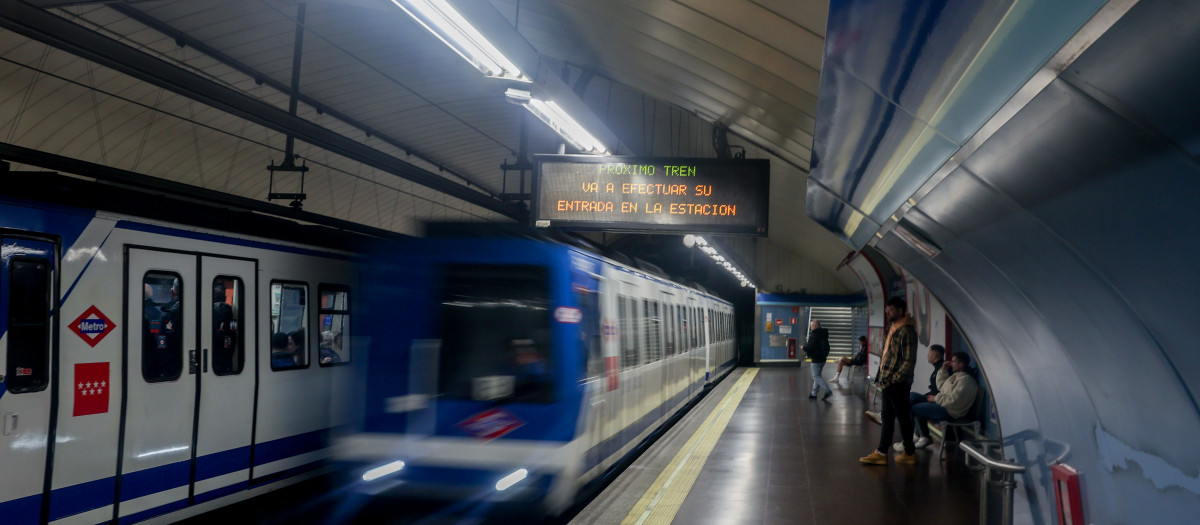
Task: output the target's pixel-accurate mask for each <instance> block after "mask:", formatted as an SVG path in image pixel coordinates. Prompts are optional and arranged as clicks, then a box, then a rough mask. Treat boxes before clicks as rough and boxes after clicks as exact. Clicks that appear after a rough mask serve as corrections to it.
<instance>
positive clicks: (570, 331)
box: [337, 238, 735, 514]
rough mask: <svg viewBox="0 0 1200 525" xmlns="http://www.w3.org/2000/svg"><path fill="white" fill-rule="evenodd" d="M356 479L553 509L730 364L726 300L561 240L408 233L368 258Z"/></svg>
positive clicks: (347, 448) (342, 445)
mask: <svg viewBox="0 0 1200 525" xmlns="http://www.w3.org/2000/svg"><path fill="white" fill-rule="evenodd" d="M375 262H376V263H377V264H373V265H371V266H370V268H369V269H367V270H366V275H367V276H366V277H365V278H364V280H365V281H367V282H370V283H371V285H370V286H371V287H372V288H373V290H372V293H371V294H370V297H371V299H370V300H383V301H384V302H382V303H370V304H367V305H366V306H365V307H364V308H363V310H364V312H365V315H364V317H366V318H367V322H369V323H371V324H378V325H380V326H388V327H391V329H390V331H389V332H390V333H388V334H387V335H386V336H385V337H386V341H380V340H378V337H379V336H377V339H376V340H374V341H372V344H371V346H370V354H369V355H367V356H361V358H362V359H363V360H364V361H365V362H366V363H367V366H366V367H364V368H361V369H359V370H358V371H357V372H358V373H360V374H362V376H361V382H362V388H363V390H362V392H363V395H362V396H361V397H360V399H359V401H360V403H359V407H358V409H356V411H355V412H356V415H357V416H358V420H357V422H356V429H357V432H356V433H353V434H352V435H350V436H348V437H346V438H344V439H339V440H338V446H337V451H338V453H337V456H338V457H339V459H340V460H342V461H345V462H348V463H349V464H351V465H354V468H355V469H356V470H355V473H356V474H358V475H360V479H361V480H363V481H361V483H365V484H368V485H370V484H378V485H386V486H390V487H394V488H395V490H398V491H401V492H402V493H413V494H423V495H431V496H435V497H442V498H453V499H455V500H467V501H470V502H495V501H513V500H517V501H530V500H532V501H537V502H539V503H540V504H541V505H542V507H543V510H544V511H545V512H547V513H549V514H557V513H560V512H562V511H563V510H565V509H566V508H567V507H569V506H570V505H571V504H572V502H573V501H574V500H575V497H576V496H577V494H578V493H579V491H580V489H581V487H584V486H585V484H587V483H588V482H589V481H591V480H593V479H595V478H596V477H597V476H599V475H600V474H602V473H603V472H605V471H606V470H607V469H609V468H610V467H611V466H613V465H614V464H615V463H616V462H617V461H618V460H620V459H621V458H622V457H623V456H624V455H625V454H626V453H628V452H629V451H631V450H632V449H633V448H634V447H635V446H636V445H637V444H638V443H639V442H640V441H641V440H642V439H644V438H645V437H647V436H648V435H649V434H650V433H651V432H652V431H653V430H654V429H656V428H658V427H659V426H660V425H662V424H663V423H664V422H665V421H666V420H667V419H668V418H669V417H670V416H671V415H672V414H673V413H674V412H675V411H677V410H678V409H680V408H681V407H682V406H683V405H684V404H686V403H687V402H688V401H689V400H690V399H692V398H694V397H695V396H697V395H698V394H700V393H701V392H702V390H703V388H704V387H705V385H706V384H708V383H710V382H714V381H716V380H718V379H719V378H720V377H721V376H722V375H723V374H725V373H727V372H728V371H729V370H730V369H732V367H733V365H734V355H735V349H734V347H735V345H734V337H733V308H732V305H731V304H730V303H729V302H726V301H724V300H721V299H718V298H716V297H713V296H711V295H708V294H706V293H704V292H702V291H698V290H696V289H692V288H688V287H685V286H681V285H679V284H676V283H673V282H671V281H669V280H667V279H664V278H660V277H656V276H654V275H652V274H649V273H646V272H642V271H639V270H636V269H633V268H630V267H628V266H626V265H623V264H620V263H617V262H614V261H612V260H608V259H605V258H602V257H599V256H597V255H594V254H592V253H589V252H587V251H584V250H581V249H578V248H575V247H571V246H567V245H564V244H558V243H552V242H546V241H540V240H534V239H522V238H437V239H430V238H427V239H416V240H413V241H411V242H405V243H402V244H401V245H399V246H398V248H397V249H396V250H395V252H394V253H392V254H390V255H388V256H385V257H380V258H377V259H375Z"/></svg>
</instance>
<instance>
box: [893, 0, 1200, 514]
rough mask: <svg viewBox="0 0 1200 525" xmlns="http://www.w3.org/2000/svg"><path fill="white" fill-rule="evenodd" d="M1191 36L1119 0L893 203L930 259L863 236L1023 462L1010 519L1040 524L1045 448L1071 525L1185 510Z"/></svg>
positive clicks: (1189, 462) (1191, 28)
mask: <svg viewBox="0 0 1200 525" xmlns="http://www.w3.org/2000/svg"><path fill="white" fill-rule="evenodd" d="M1197 35H1200V4H1195V3H1189V4H1188V5H1186V6H1184V5H1183V3H1179V2H1149V1H1143V2H1140V3H1138V5H1137V6H1135V7H1134V8H1133V9H1132V10H1131V11H1130V12H1129V14H1128V15H1127V16H1126V17H1125V18H1123V19H1122V20H1120V21H1119V22H1118V23H1117V25H1115V26H1114V27H1113V29H1112V30H1111V31H1109V32H1108V33H1106V34H1105V35H1104V37H1102V38H1101V40H1099V41H1097V42H1096V44H1095V45H1093V46H1092V47H1091V48H1090V49H1089V50H1088V51H1087V52H1086V53H1085V54H1084V55H1083V56H1082V57H1080V59H1079V60H1077V61H1076V62H1075V64H1074V65H1073V66H1072V68H1071V71H1070V73H1069V74H1067V75H1064V77H1063V78H1060V79H1058V80H1055V81H1054V82H1052V83H1051V84H1050V85H1049V86H1047V88H1046V89H1044V90H1043V91H1042V92H1041V93H1040V94H1039V95H1038V96H1036V97H1035V98H1033V99H1032V100H1031V101H1030V102H1029V103H1028V104H1027V105H1026V106H1025V107H1024V108H1023V109H1022V110H1021V111H1020V112H1018V113H1017V114H1016V115H1015V116H1014V117H1013V118H1012V119H1011V120H1009V121H1008V122H1007V124H1006V125H1005V126H1004V127H1003V128H1001V129H1000V130H999V131H998V132H997V133H995V134H994V135H992V136H991V138H990V139H989V140H988V141H987V142H985V143H983V144H982V145H981V146H980V147H979V149H978V150H976V151H975V152H974V154H973V155H972V156H971V157H970V158H967V159H963V162H962V165H961V166H960V167H959V168H958V169H956V170H954V171H953V172H951V173H950V174H949V175H947V176H946V178H945V179H944V180H942V181H941V182H940V183H938V185H937V186H935V187H933V188H932V189H931V190H930V191H929V193H928V194H927V195H925V197H924V198H923V199H922V200H921V201H920V202H918V203H917V204H916V205H915V207H914V208H913V209H912V210H910V211H909V212H908V213H907V214H906V215H905V217H904V221H905V222H906V223H909V224H911V225H912V226H913V227H914V228H916V229H919V230H920V231H921V232H923V233H924V234H925V235H926V236H927V237H928V238H929V239H930V240H931V241H933V242H934V243H936V244H937V245H938V246H940V247H941V248H942V251H941V253H940V254H938V255H937V256H936V257H934V258H932V259H931V258H928V257H926V256H924V255H922V254H920V253H918V252H917V251H915V250H914V249H912V248H911V247H909V246H908V245H907V244H905V243H904V242H902V241H901V240H900V239H899V238H897V237H896V236H895V235H894V234H889V235H887V236H885V237H884V238H883V239H882V240H881V241H880V242H879V243H878V244H877V246H876V247H877V248H878V249H879V250H880V251H882V252H884V253H885V254H887V255H888V256H889V257H890V258H892V259H893V260H894V261H895V262H897V263H898V264H899V265H900V266H902V267H903V268H904V269H905V270H906V271H907V272H909V273H911V274H913V275H915V276H917V277H918V278H919V279H920V280H921V281H922V282H924V283H925V284H926V285H927V286H928V287H929V288H930V289H931V290H932V291H933V292H934V293H935V294H936V295H937V296H938V298H939V299H940V300H941V301H942V303H943V304H944V305H945V306H946V308H947V309H948V310H949V311H950V312H951V313H952V315H954V317H955V319H956V320H957V322H958V323H959V326H960V327H961V328H962V330H963V332H964V334H966V336H967V337H968V338H969V339H970V341H971V344H972V346H973V347H974V348H975V349H976V350H977V352H978V353H979V355H978V356H977V357H978V359H979V362H980V365H981V367H982V368H983V370H984V372H985V373H986V375H987V377H988V380H989V381H988V382H989V384H990V385H991V386H992V390H993V394H994V395H995V399H996V410H997V414H998V416H999V418H1000V421H1001V426H1002V430H1003V433H1004V438H1005V441H1006V443H1007V445H1008V446H1007V447H1006V455H1007V456H1008V457H1010V458H1015V459H1016V460H1018V461H1020V462H1021V463H1023V464H1025V465H1026V466H1027V467H1028V468H1029V473H1028V474H1027V475H1026V476H1025V477H1024V478H1023V479H1020V480H1019V481H1020V482H1021V485H1020V486H1019V487H1018V489H1017V500H1018V513H1017V518H1016V520H1015V521H1016V522H1018V523H1044V524H1050V523H1055V522H1056V520H1055V518H1053V512H1054V497H1053V496H1054V492H1053V487H1052V484H1051V478H1050V474H1049V470H1048V469H1049V466H1050V464H1051V463H1052V462H1053V461H1054V460H1056V459H1060V456H1061V459H1062V461H1063V462H1065V463H1067V464H1069V465H1071V466H1073V467H1075V468H1076V469H1078V470H1079V471H1080V473H1081V478H1082V479H1083V480H1084V483H1083V491H1084V494H1083V499H1084V502H1085V505H1086V507H1085V509H1084V514H1085V515H1084V517H1083V518H1084V520H1085V521H1084V522H1087V523H1185V522H1190V521H1192V520H1193V519H1194V515H1195V511H1196V509H1197V508H1198V503H1197V502H1200V476H1197V474H1196V473H1197V472H1198V471H1200V449H1197V448H1196V447H1195V446H1194V442H1195V437H1194V436H1195V435H1197V433H1200V353H1197V352H1196V351H1195V349H1194V347H1195V337H1194V334H1193V330H1192V328H1191V326H1192V325H1193V324H1194V322H1195V320H1196V319H1198V318H1200V304H1198V302H1197V298H1196V291H1197V290H1200V272H1196V271H1195V270H1194V268H1192V266H1194V265H1193V262H1194V261H1195V260H1197V259H1198V258H1200V245H1198V244H1197V243H1196V239H1200V222H1198V221H1196V220H1195V210H1196V202H1197V200H1200V165H1198V163H1197V161H1196V158H1195V156H1194V144H1193V143H1194V142H1195V139H1194V137H1196V136H1197V134H1200V102H1196V101H1193V100H1191V98H1194V94H1192V91H1193V86H1194V85H1195V83H1194V82H1181V80H1180V78H1181V76H1183V75H1184V74H1187V75H1191V76H1192V77H1194V75H1195V72H1196V71H1200V51H1198V50H1197V49H1196V45H1195V44H1196V40H1197V38H1200V37H1198V36H1197ZM1160 60H1171V61H1172V62H1170V63H1169V64H1164V63H1158V62H1160ZM1142 62H1151V63H1150V64H1142ZM1092 68H1099V70H1102V71H1104V72H1105V73H1104V74H1103V75H1100V74H1098V73H1097V71H1096V70H1093V69H1092ZM1118 71H1120V72H1121V74H1122V75H1124V76H1123V77H1121V78H1113V75H1116V74H1117V73H1116V72H1118ZM1155 72H1165V73H1166V74H1163V75H1156V74H1155ZM1131 75H1132V76H1133V77H1135V78H1132V79H1131V78H1130V76H1131ZM1087 79H1100V83H1099V84H1098V85H1094V84H1090V83H1088V82H1089V81H1088V80H1087ZM1181 98H1187V99H1188V100H1181Z"/></svg>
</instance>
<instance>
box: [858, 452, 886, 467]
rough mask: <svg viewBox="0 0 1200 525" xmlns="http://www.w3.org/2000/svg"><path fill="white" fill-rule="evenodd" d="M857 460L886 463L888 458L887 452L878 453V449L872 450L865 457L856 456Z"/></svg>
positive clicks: (875, 463) (868, 462)
mask: <svg viewBox="0 0 1200 525" xmlns="http://www.w3.org/2000/svg"><path fill="white" fill-rule="evenodd" d="M858 462H859V463H864V464H867V465H887V464H888V459H887V454H880V453H879V451H878V450H872V451H871V453H870V454H867V455H866V457H861V458H858Z"/></svg>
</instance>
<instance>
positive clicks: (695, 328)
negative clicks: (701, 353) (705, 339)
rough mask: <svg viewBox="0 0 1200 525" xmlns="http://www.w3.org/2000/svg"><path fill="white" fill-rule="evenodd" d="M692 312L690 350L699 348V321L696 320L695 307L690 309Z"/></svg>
mask: <svg viewBox="0 0 1200 525" xmlns="http://www.w3.org/2000/svg"><path fill="white" fill-rule="evenodd" d="M690 310H691V311H692V312H691V313H692V348H699V347H700V320H699V319H697V318H696V307H694V306H693V307H692V308H690Z"/></svg>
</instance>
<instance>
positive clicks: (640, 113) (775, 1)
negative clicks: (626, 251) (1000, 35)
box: [0, 0, 860, 293]
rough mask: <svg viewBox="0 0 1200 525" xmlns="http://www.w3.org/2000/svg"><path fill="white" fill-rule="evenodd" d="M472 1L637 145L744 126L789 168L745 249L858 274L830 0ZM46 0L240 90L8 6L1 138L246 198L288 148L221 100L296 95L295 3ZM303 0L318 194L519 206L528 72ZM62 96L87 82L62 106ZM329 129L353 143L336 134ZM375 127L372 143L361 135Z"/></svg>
mask: <svg viewBox="0 0 1200 525" xmlns="http://www.w3.org/2000/svg"><path fill="white" fill-rule="evenodd" d="M455 3H456V4H457V5H460V6H467V7H469V8H471V9H473V10H476V11H478V10H481V9H482V10H490V11H491V12H494V16H496V17H498V18H499V19H500V20H502V21H504V22H506V23H507V25H508V26H509V28H508V29H509V30H510V31H512V32H513V34H514V35H516V36H517V37H519V38H520V39H521V40H523V41H524V42H525V43H526V44H527V45H528V46H530V47H531V48H532V49H533V50H535V51H536V57H535V58H536V60H538V61H539V62H540V66H539V67H538V69H539V70H540V71H541V72H542V74H543V75H549V76H556V77H560V78H561V80H562V82H565V84H566V85H567V86H569V87H571V88H573V89H574V90H575V91H576V93H577V95H578V97H579V100H581V101H582V102H583V103H585V104H586V105H587V106H588V107H590V109H591V111H592V112H593V113H594V114H595V116H596V117H598V118H600V119H602V120H603V121H604V122H605V123H606V124H607V125H608V127H609V128H610V129H611V130H612V131H613V132H614V133H616V135H617V136H618V137H619V138H620V142H622V143H624V144H625V145H626V146H627V147H628V149H629V151H628V152H627V153H632V154H639V155H654V156H696V157H711V156H713V155H714V150H713V146H712V144H713V141H712V134H713V127H714V125H718V124H719V125H720V126H721V127H723V128H726V129H728V130H729V143H730V144H731V145H732V146H735V151H742V150H744V151H746V154H747V156H748V157H750V158H766V159H770V160H771V162H772V168H773V169H772V194H771V208H772V210H771V217H770V224H771V230H770V236H769V237H768V238H767V239H765V240H762V241H760V242H746V240H745V239H741V240H734V241H733V242H731V245H733V246H734V247H733V248H732V249H733V250H736V251H739V252H741V253H740V255H741V256H742V258H743V259H744V260H748V261H758V260H759V259H763V260H766V259H767V258H769V257H770V258H784V259H788V258H790V259H793V260H796V261H798V262H803V263H804V264H805V265H806V267H808V268H809V270H807V272H808V273H807V274H806V275H816V278H815V280H814V279H810V278H808V277H802V278H799V279H801V280H806V281H813V282H812V283H811V284H810V285H809V286H808V287H809V289H810V290H812V289H815V291H818V292H823V293H849V292H852V291H855V290H857V289H858V288H860V285H859V284H858V283H857V282H856V281H855V279H854V278H853V275H851V274H850V273H849V272H846V271H838V270H837V269H836V268H837V263H838V262H840V261H841V259H842V258H843V257H844V255H845V252H846V251H847V249H846V247H845V246H844V245H842V244H841V243H839V242H837V240H836V237H834V236H831V235H829V234H828V233H827V232H826V231H824V230H823V229H821V228H819V227H817V225H816V224H815V223H813V222H812V221H811V220H809V219H807V218H806V216H805V215H804V213H803V207H804V197H803V190H804V184H805V181H806V179H807V172H808V169H809V163H810V159H811V146H812V140H813V134H814V126H815V122H816V118H815V115H816V101H817V89H818V86H819V78H820V71H821V60H822V56H821V54H822V49H823V44H824V27H825V22H826V13H827V9H828V6H827V4H826V3H825V2H820V1H815V0H804V1H802V2H784V1H779V0H753V1H736V2H727V1H713V0H685V1H665V0H664V1H651V2H640V1H638V2H635V1H631V0H605V1H583V0H572V1H562V2H559V1H531V0H509V1H502V0H493V1H490V2H488V1H482V0H455ZM29 4H30V5H31V6H32V7H33V8H42V9H45V10H46V11H45V12H46V13H49V14H51V15H52V16H54V17H57V18H59V19H60V20H62V21H64V22H66V23H69V24H71V25H73V26H74V27H76V28H78V29H81V30H85V31H88V32H92V33H95V34H97V35H100V36H103V37H104V38H106V39H110V40H112V41H114V42H118V43H119V45H121V46H125V47H128V48H131V49H132V50H134V51H136V52H137V53H140V54H145V55H148V56H149V57H151V58H152V59H153V60H154V61H155V62H157V63H158V64H159V66H158V67H159V68H161V70H159V71H157V72H155V71H151V73H150V74H151V75H152V76H159V77H165V76H170V75H171V74H172V73H169V71H171V70H174V69H178V70H181V71H184V72H187V73H190V74H192V75H195V76H196V77H197V78H198V79H200V80H202V81H204V82H206V83H208V84H211V85H212V86H213V87H214V89H216V90H217V91H218V92H225V93H226V94H225V95H220V96H218V100H217V101H215V102H214V101H213V100H211V99H209V100H205V101H202V102H196V101H194V100H190V99H189V97H188V96H183V95H180V94H179V93H178V92H177V91H173V90H170V89H167V90H164V89H161V88H160V87H159V86H160V84H157V81H156V80H153V79H146V78H139V77H134V76H131V75H130V73H128V72H118V71H114V70H112V69H111V68H110V67H107V66H105V65H104V64H103V62H102V61H98V60H97V59H93V60H91V61H82V60H79V59H77V58H74V55H72V54H71V53H68V52H66V51H63V50H61V49H59V48H56V47H54V46H53V45H51V46H47V45H45V44H43V43H41V42H38V40H37V37H30V36H29V35H30V34H29V32H28V31H27V30H25V29H23V28H22V27H21V26H22V25H23V24H25V22H24V21H22V20H20V17H14V16H12V15H11V14H10V15H7V16H6V17H4V18H5V21H4V27H6V30H4V31H3V32H0V37H2V40H0V52H2V53H3V55H2V56H3V57H4V58H5V59H6V60H5V61H3V62H0V68H2V69H0V77H2V78H3V79H4V83H5V85H6V86H8V88H7V89H6V90H5V92H4V93H2V94H0V103H2V104H4V105H5V107H6V108H8V109H9V111H8V113H7V114H9V115H13V116H14V117H13V118H12V119H11V120H9V121H8V122H0V131H3V132H6V134H7V136H8V140H7V141H5V143H6V144H12V145H16V146H19V147H22V148H28V149H32V150H37V151H41V152H49V153H53V154H56V155H63V156H65V157H69V158H72V159H81V160H85V161H87V162H92V163H96V164H99V165H106V166H113V167H116V168H119V169H123V170H130V171H132V172H136V173H144V174H147V175H151V176H155V177H161V178H164V179H168V180H173V181H179V182H184V183H187V184H193V185H197V186H202V187H205V188H209V189H215V190H218V191H226V192H229V193H232V194H235V195H240V196H243V197H249V198H258V199H261V198H262V196H263V195H265V194H266V193H267V185H268V180H267V176H266V172H265V169H264V168H265V166H266V164H268V163H272V162H274V163H279V162H280V161H281V160H282V151H283V149H284V142H285V140H284V139H285V136H284V134H283V133H282V132H281V129H282V127H283V125H282V124H278V121H273V122H275V124H276V125H275V127H272V122H262V121H261V120H256V119H255V118H253V117H247V116H245V115H243V114H232V115H231V114H230V113H229V112H228V108H226V107H225V105H224V104H223V102H222V101H221V100H222V99H224V98H227V97H248V98H249V99H252V100H253V101H254V102H256V103H259V104H262V105H263V106H264V107H267V108H270V109H272V110H275V111H285V112H286V110H287V108H288V94H287V92H288V89H289V84H290V81H291V72H292V59H293V50H294V49H295V36H296V25H297V17H298V14H299V9H298V5H299V4H298V3H297V2H294V1H289V0H257V1H243V0H224V1H206V2H193V1H182V0H150V1H137V2H79V1H59V0H40V1H34V2H30V3H29ZM304 6H305V10H304V24H303V25H304V33H303V44H302V47H301V53H302V60H301V66H300V71H301V75H300V81H299V92H300V95H301V97H300V103H299V107H298V111H297V115H296V118H298V119H300V120H302V121H304V122H305V123H307V124H309V125H311V126H313V127H315V128H319V129H318V131H320V130H324V131H325V132H328V133H329V134H330V135H337V136H338V137H320V136H311V135H310V136H298V137H297V143H296V152H297V154H299V155H300V156H301V157H304V159H305V162H306V163H308V164H309V166H310V167H312V168H313V169H312V170H311V171H310V172H309V175H308V176H307V177H308V178H307V179H306V188H305V191H306V193H308V195H309V199H308V200H306V201H305V203H304V209H305V210H307V211H312V212H314V213H318V214H322V215H327V216H331V217H336V218H339V219H344V220H348V221H352V222H357V223H362V224H367V225H369V226H372V227H377V228H382V229H386V230H392V231H399V232H402V233H407V234H420V231H421V224H422V223H424V222H428V221H485V222H491V221H501V222H505V221H510V220H522V217H523V215H522V214H523V211H521V209H520V208H521V206H522V204H521V203H520V202H519V196H520V194H522V193H524V192H527V191H528V183H529V182H528V173H526V174H525V177H524V185H522V183H521V182H522V180H523V178H522V174H521V173H520V172H519V171H508V172H507V173H506V172H505V171H503V170H501V169H500V167H501V164H502V163H503V164H508V165H513V164H518V159H517V154H518V152H519V151H520V150H521V146H522V122H523V121H524V120H526V118H525V115H524V114H525V112H524V111H523V110H522V109H521V108H520V107H518V106H515V105H512V104H509V103H507V102H506V101H505V99H504V90H505V89H506V88H507V87H510V86H512V85H513V84H510V83H506V82H504V81H497V80H494V79H486V78H483V77H482V76H481V75H480V74H479V73H478V71H476V70H474V69H473V68H471V67H470V66H469V65H468V64H466V63H465V62H464V61H462V60H461V59H459V57H458V56H456V55H455V54H454V53H453V52H452V51H451V50H450V49H449V48H447V47H446V46H444V45H443V44H441V42H439V41H437V40H436V39H435V38H433V37H432V36H431V35H430V34H428V33H427V32H426V31H425V30H424V29H422V28H421V27H420V26H418V25H417V24H416V23H415V22H413V21H412V20H411V19H410V18H408V17H407V16H406V15H405V14H404V13H403V12H401V11H400V10H399V9H397V8H396V7H395V6H394V5H393V4H392V3H391V2H390V1H388V0H328V1H313V2H306V3H304ZM489 16H490V15H489ZM66 38H68V39H71V38H72V37H66ZM56 45H57V44H56ZM60 47H61V46H60ZM82 47H85V48H90V47H92V46H82ZM97 52H99V53H103V52H104V51H103V50H99V51H97ZM555 80H557V79H555ZM184 84H186V85H191V84H195V83H194V82H185V83H184ZM64 97H65V98H68V99H70V100H72V101H73V102H72V103H71V104H69V105H67V106H66V107H51V106H52V105H53V104H56V103H58V101H61V100H63V99H64ZM60 105H61V104H60ZM259 110H261V111H265V109H262V108H259ZM526 132H527V141H528V142H527V150H528V152H529V153H549V152H554V151H555V150H556V149H557V144H558V139H557V137H556V136H554V135H553V133H552V132H550V131H549V130H548V129H547V128H546V127H545V126H542V125H540V123H537V122H536V121H533V122H532V123H531V124H528V125H527V126H526ZM334 138H338V140H341V139H342V138H344V139H345V140H343V142H345V141H349V142H353V143H354V144H346V143H343V144H341V146H340V147H334V146H330V144H329V142H330V141H332V140H334ZM360 146H361V147H365V148H366V149H369V150H374V151H373V152H372V151H366V152H360V153H356V152H358V150H359V149H361V148H360ZM402 164H407V165H411V167H408V166H402ZM405 172H412V173H408V174H406V173H405ZM395 175H400V178H397V177H396V176H395ZM422 180H429V181H437V180H441V181H444V182H437V183H436V184H435V185H434V186H433V187H431V186H430V185H429V184H426V183H422V182H421V181H422ZM275 191H278V189H276V190H275ZM514 205H515V206H514ZM763 254H776V255H770V256H769V257H766V256H764V255H763ZM759 266H762V268H761V269H759V270H758V271H759V272H761V273H770V274H775V275H771V276H764V277H765V278H764V279H763V281H764V286H765V287H768V288H770V287H771V281H779V282H787V281H789V280H792V279H796V277H795V276H794V275H793V276H790V277H789V276H787V275H786V274H788V273H789V270H788V269H787V268H786V267H784V265H781V264H768V263H765V262H764V263H762V264H759ZM768 268H771V269H769V270H768ZM813 272H815V273H813ZM797 288H799V287H797Z"/></svg>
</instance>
